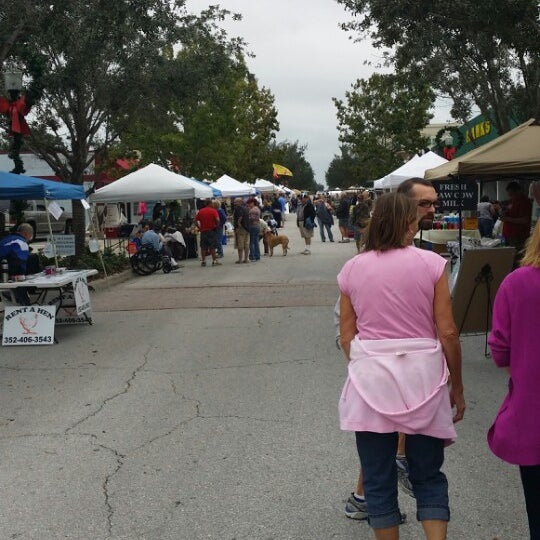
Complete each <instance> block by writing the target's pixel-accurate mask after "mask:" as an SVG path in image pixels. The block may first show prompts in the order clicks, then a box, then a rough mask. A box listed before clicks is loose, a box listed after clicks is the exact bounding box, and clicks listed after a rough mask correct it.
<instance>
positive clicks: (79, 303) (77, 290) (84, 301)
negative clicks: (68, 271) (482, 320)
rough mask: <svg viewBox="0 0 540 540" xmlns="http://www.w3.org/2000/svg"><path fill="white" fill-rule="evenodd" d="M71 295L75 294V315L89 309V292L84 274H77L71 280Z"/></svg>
mask: <svg viewBox="0 0 540 540" xmlns="http://www.w3.org/2000/svg"><path fill="white" fill-rule="evenodd" d="M73 295H74V296H75V305H76V307H77V315H81V313H84V312H85V311H88V310H89V309H90V293H89V291H88V284H87V283H86V276H79V277H78V278H76V279H74V280H73Z"/></svg>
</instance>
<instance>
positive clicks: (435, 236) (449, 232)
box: [415, 229, 480, 244]
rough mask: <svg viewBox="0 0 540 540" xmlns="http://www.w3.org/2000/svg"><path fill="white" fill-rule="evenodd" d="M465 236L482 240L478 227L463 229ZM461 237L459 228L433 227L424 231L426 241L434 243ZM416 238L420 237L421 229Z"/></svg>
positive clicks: (444, 242)
mask: <svg viewBox="0 0 540 540" xmlns="http://www.w3.org/2000/svg"><path fill="white" fill-rule="evenodd" d="M462 233H463V237H464V238H477V239H478V240H480V233H479V232H478V230H477V229H463V232H462ZM458 237H459V229H432V230H429V231H422V240H423V241H424V242H431V243H432V244H446V243H447V242H450V241H451V240H457V239H458ZM415 238H417V239H420V231H418V233H417V234H416V236H415Z"/></svg>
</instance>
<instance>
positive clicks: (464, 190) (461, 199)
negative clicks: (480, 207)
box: [433, 180, 478, 212]
mask: <svg viewBox="0 0 540 540" xmlns="http://www.w3.org/2000/svg"><path fill="white" fill-rule="evenodd" d="M433 186H434V187H435V189H436V190H437V194H438V197H437V198H438V200H439V204H440V207H439V211H442V212H444V211H447V212H457V211H458V210H459V208H460V207H461V209H462V210H476V205H477V204H478V185H477V183H476V182H475V181H472V182H471V181H463V180H460V181H459V182H433Z"/></svg>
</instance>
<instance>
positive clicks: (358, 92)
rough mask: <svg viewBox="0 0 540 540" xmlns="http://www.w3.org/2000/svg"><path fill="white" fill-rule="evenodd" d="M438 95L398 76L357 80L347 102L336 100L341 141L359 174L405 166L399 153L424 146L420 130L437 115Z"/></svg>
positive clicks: (373, 174)
mask: <svg viewBox="0 0 540 540" xmlns="http://www.w3.org/2000/svg"><path fill="white" fill-rule="evenodd" d="M433 101H434V94H433V92H432V90H431V88H430V87H429V86H428V85H426V84H422V83H420V84H418V83H417V82H416V81H415V80H414V79H413V78H411V77H406V76H404V75H401V74H400V75H398V74H377V73H376V74H374V75H372V76H371V77H370V78H369V79H367V80H365V79H358V80H357V81H356V82H355V83H354V84H353V86H352V90H351V91H348V92H346V94H345V101H342V100H339V99H336V98H334V103H335V105H336V108H337V117H338V121H339V125H338V131H339V140H340V141H341V142H342V143H343V144H345V145H346V147H347V151H348V152H349V153H350V157H351V158H353V159H354V160H355V161H356V162H357V164H356V167H357V171H358V172H357V175H356V178H357V179H358V180H359V181H361V182H365V181H371V180H374V179H376V178H379V177H380V176H382V175H383V174H386V173H387V172H388V171H389V170H392V169H394V168H395V167H397V166H398V165H399V164H400V154H401V153H403V152H405V153H409V154H410V153H415V152H417V151H419V150H423V149H424V148H425V147H426V145H427V139H425V138H424V137H422V136H421V134H420V130H421V129H422V128H424V127H425V126H426V125H427V124H428V123H429V120H430V118H431V117H432V115H431V114H430V113H429V109H430V107H431V106H432V104H433Z"/></svg>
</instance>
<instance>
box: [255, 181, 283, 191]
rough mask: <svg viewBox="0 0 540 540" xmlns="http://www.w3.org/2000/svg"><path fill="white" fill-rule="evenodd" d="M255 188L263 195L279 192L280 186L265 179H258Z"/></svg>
mask: <svg viewBox="0 0 540 540" xmlns="http://www.w3.org/2000/svg"><path fill="white" fill-rule="evenodd" d="M253 187H254V188H255V189H258V190H259V191H260V192H261V193H274V192H276V191H279V188H278V186H276V185H275V184H273V183H272V182H270V181H268V180H264V179H263V178H257V180H255V183H254V184H253Z"/></svg>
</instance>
